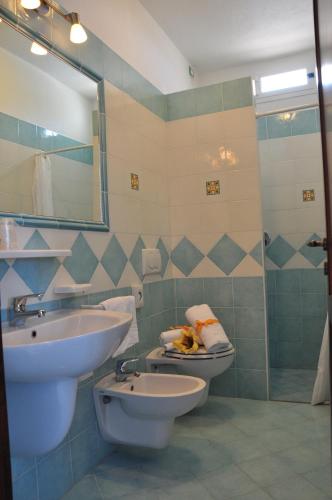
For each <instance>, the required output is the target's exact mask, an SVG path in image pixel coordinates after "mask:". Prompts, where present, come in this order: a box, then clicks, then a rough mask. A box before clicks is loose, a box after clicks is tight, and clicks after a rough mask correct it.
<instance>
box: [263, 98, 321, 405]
mask: <svg viewBox="0 0 332 500" xmlns="http://www.w3.org/2000/svg"><path fill="white" fill-rule="evenodd" d="M257 128H258V140H259V154H260V167H261V182H262V195H263V196H262V198H263V224H264V231H265V233H266V234H265V272H266V299H267V311H268V345H269V358H270V397H271V399H274V400H282V401H297V402H309V401H311V396H312V389H313V385H314V381H315V378H316V372H317V363H318V358H319V353H320V349H321V343H322V337H323V331H324V326H325V321H326V314H327V278H326V276H325V274H324V261H325V260H326V253H325V252H324V250H323V249H322V248H321V247H320V246H312V245H314V244H312V243H311V244H310V245H309V246H308V243H310V242H311V241H319V240H321V239H323V238H324V237H325V234H326V232H325V207H324V185H323V165H322V157H321V136H320V130H319V114H318V108H317V107H312V108H308V109H301V108H300V109H291V110H283V111H282V112H280V113H273V114H272V113H269V114H267V115H261V116H259V117H258V118H257Z"/></svg>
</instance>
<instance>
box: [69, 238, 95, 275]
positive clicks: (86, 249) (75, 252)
mask: <svg viewBox="0 0 332 500" xmlns="http://www.w3.org/2000/svg"><path fill="white" fill-rule="evenodd" d="M71 251H72V255H71V257H66V258H65V260H64V262H63V265H64V267H65V269H66V270H67V271H68V272H69V274H70V276H71V277H72V278H73V279H74V280H75V282H76V283H89V282H90V280H91V278H92V275H93V273H94V272H95V270H96V268H97V265H98V259H97V257H96V256H95V254H94V253H93V251H92V250H91V248H90V246H89V245H88V243H87V241H86V239H85V238H84V236H83V235H82V233H80V234H79V235H78V237H77V238H76V240H75V243H74V245H73V246H72V249H71Z"/></svg>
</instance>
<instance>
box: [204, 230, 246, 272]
mask: <svg viewBox="0 0 332 500" xmlns="http://www.w3.org/2000/svg"><path fill="white" fill-rule="evenodd" d="M246 255H247V254H246V252H245V251H244V250H242V248H241V247H240V246H239V245H238V244H237V243H235V242H234V241H233V240H232V239H231V238H230V237H229V236H227V234H224V236H222V238H220V240H219V241H218V243H217V244H216V245H215V246H214V247H213V248H212V249H211V250H210V252H209V253H208V257H209V259H210V260H212V262H213V263H214V264H215V265H216V266H217V267H219V269H221V270H222V271H223V272H224V273H225V274H230V273H231V272H232V271H233V270H234V269H235V268H236V267H237V266H238V265H239V264H240V262H241V261H242V260H243V259H244V257H245V256H246Z"/></svg>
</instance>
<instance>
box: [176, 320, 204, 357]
mask: <svg viewBox="0 0 332 500" xmlns="http://www.w3.org/2000/svg"><path fill="white" fill-rule="evenodd" d="M181 328H182V332H181V334H182V337H181V338H180V339H178V340H175V341H174V342H173V346H174V347H176V349H178V350H179V351H180V352H183V353H184V354H190V353H191V352H196V351H198V349H199V336H198V335H197V333H196V332H195V329H194V328H192V327H190V326H182V327H181Z"/></svg>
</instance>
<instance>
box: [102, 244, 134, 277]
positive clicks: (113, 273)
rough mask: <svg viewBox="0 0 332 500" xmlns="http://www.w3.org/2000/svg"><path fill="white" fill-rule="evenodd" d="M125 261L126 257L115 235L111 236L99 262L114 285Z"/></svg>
mask: <svg viewBox="0 0 332 500" xmlns="http://www.w3.org/2000/svg"><path fill="white" fill-rule="evenodd" d="M127 262H128V258H127V256H126V254H125V253H124V251H123V249H122V247H121V245H120V243H119V241H118V239H117V237H116V236H115V235H114V236H112V238H111V241H110V242H109V244H108V245H107V248H106V250H105V252H104V255H103V256H102V259H101V263H102V265H103V267H104V269H105V271H106V272H107V274H108V275H109V276H110V278H111V280H112V281H113V283H114V284H115V285H117V284H118V283H119V281H120V279H121V276H122V273H123V271H124V269H125V267H126V264H127Z"/></svg>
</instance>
